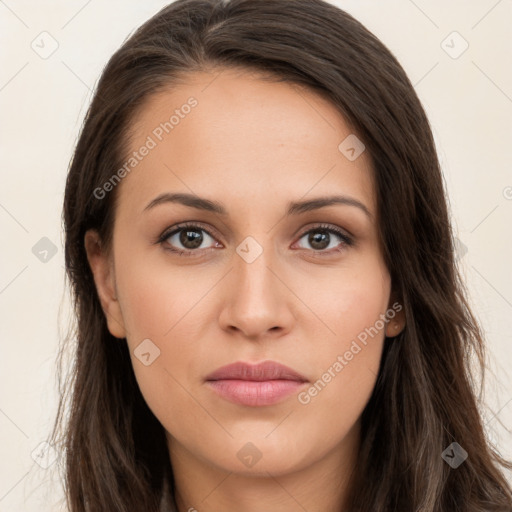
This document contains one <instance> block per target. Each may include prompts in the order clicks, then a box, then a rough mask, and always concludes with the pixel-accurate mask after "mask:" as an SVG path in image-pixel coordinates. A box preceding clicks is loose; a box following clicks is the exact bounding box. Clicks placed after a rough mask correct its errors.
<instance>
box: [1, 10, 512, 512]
mask: <svg viewBox="0 0 512 512" xmlns="http://www.w3.org/2000/svg"><path fill="white" fill-rule="evenodd" d="M166 3H167V2H163V1H156V0H153V1H146V2H142V1H138V2H135V0H129V1H127V0H124V1H120V0H116V1H110V2H108V3H107V2H100V1H98V0H90V1H87V0H82V1H75V0H73V1H66V2H64V1H60V2H58V1H47V2H44V3H43V2H28V1H23V0H19V1H14V0H5V1H1V2H0V33H1V34H2V35H1V37H2V44H1V45H0V48H1V49H0V51H1V66H0V112H1V118H2V120H3V122H2V124H1V126H0V131H1V134H0V141H1V143H0V151H1V154H0V158H1V167H0V173H1V179H2V186H1V188H0V226H1V229H2V250H1V251H0V311H1V315H2V317H1V321H0V330H1V331H0V336H1V347H2V356H1V357H0V379H1V385H0V432H1V444H2V457H1V458H0V512H10V511H16V512H22V511H31V512H36V511H37V512H43V511H50V510H52V511H54V510H61V508H60V507H59V506H58V504H57V502H58V499H59V497H60V494H59V483H58V478H57V475H56V472H55V470H56V468H57V463H53V464H52V458H51V457H52V453H51V450H50V451H45V452H44V455H43V456H42V457H38V453H39V452H40V451H41V447H42V446H43V447H44V445H41V444H40V443H43V442H44V440H45V439H46V437H47V435H48V433H49V431H50V427H51V424H52V420H53V416H54V414H55V411H56V404H57V393H56V384H55V378H54V368H55V356H56V349H57V345H58V338H59V336H61V335H62V332H63V329H64V328H65V326H66V325H67V318H68V316H69V303H68V300H67V299H66V297H65V295H64V292H63V252H62V240H63V238H62V233H61V226H60V215H61V204H62V195H63V188H64V180H65V176H66V171H67V165H68V162H69V159H70V155H71V151H72V148H73V145H74V142H75V139H76V137H77V134H78V130H79V127H80V123H81V120H82V117H83V115H84V113H85V109H86V106H87V105H88V102H89V101H90V98H91V90H92V89H93V88H94V86H95V83H96V80H97V79H98V77H99V75H100V72H101V70H102V68H103V66H104V65H105V63H106V62H107V59H108V58H109V57H110V56H111V54H112V53H113V52H114V51H115V50H116V49H117V48H118V47H119V45H120V44H121V43H122V42H123V40H124V39H125V37H126V36H127V35H128V34H129V33H130V32H131V31H132V30H133V29H134V28H136V27H137V26H138V25H140V24H141V23H142V22H143V21H145V20H146V19H147V18H148V17H149V16H150V15H152V14H154V13H155V12H156V11H157V10H158V9H159V8H160V7H162V6H164V5H165V4H166ZM333 3H335V4H336V5H339V6H340V7H342V8H344V9H346V10H347V11H348V12H350V13H351V14H353V15H354V16H355V17H356V18H357V19H359V20H360V21H362V22H363V23H364V24H365V25H366V26H367V27H368V28H369V29H370V30H372V31H373V32H374V33H375V34H376V35H377V36H378V37H380V38H381V40H382V41H383V42H384V43H385V44H386V45H387V46H388V47H389V48H390V50H391V51H392V52H393V53H394V54H395V55H396V56H397V58H398V59H399V60H400V62H401V63H402V65H403V66H404V68H405V70H406V71H407V73H408V75H409V77H410V78H411V81H412V82H413V83H414V84H415V87H416V90H417V93H418V95H419V96H420V99H421V100H422V102H423V104H424V106H425V108H426V110H427V114H428V116H429V118H430V121H431V124H432V127H433V130H434V133H435V137H436V141H437V144H438V151H439V155H440V158H441V162H442V166H443V169H444V173H445V178H446V183H447V187H448V192H449V195H450V202H451V210H452V215H453V221H454V224H455V227H456V231H457V233H458V238H459V240H460V242H461V244H462V245H461V253H460V256H461V258H460V260H459V261H460V265H461V268H462V269H463V272H464V275H465V276H466V281H467V286H468V289H469V292H470V295H471V300H472V303H473V304H474V307H475V312H476V313H477V315H478V317H479V318H480V320H481V322H482V323H483V326H484V328H485V330H486V333H487V336H488V343H489V358H490V361H489V364H490V366H491V368H492V372H493V373H492V374H491V373H489V377H488V384H487V389H488V395H487V403H488V406H489V409H485V410H483V414H485V417H486V425H487V428H488V430H489V435H490V437H491V438H492V439H493V440H494V442H495V443H497V445H498V447H499V449H500V451H501V452H502V454H503V455H505V456H506V457H508V458H509V459H512V435H511V433H510V432H508V431H507V430H506V429H505V428H504V426H502V425H501V424H500V422H502V423H503V424H504V425H507V426H508V428H509V430H510V428H511V425H512V376H510V375H509V376H507V370H508V371H509V374H510V373H512V372H510V370H509V368H510V366H511V363H512V336H511V331H510V318H511V316H512V273H511V272H510V262H511V261H512V237H511V228H510V226H511V224H512V166H511V163H512V157H511V152H510V146H511V143H512V65H511V60H512V40H511V38H510V22H511V21H512V2H511V1H510V0H500V1H497V0H479V1H476V0H473V1H468V0H464V1H462V0H458V1H453V0H452V1H450V2H443V1H441V0H430V1H428V2H427V1H426V0H416V1H415V2H413V1H412V0H386V1H380V2H378V1H375V0H374V1H362V0H357V1H356V0H353V1H341V0H339V1H337V2H333ZM44 31H46V32H48V34H50V36H49V35H42V36H41V35H40V34H41V33H42V32H44ZM453 31H456V32H457V33H458V34H459V35H457V34H456V35H453V34H452V32H453ZM450 34H452V35H450ZM448 36H449V37H448ZM447 37H448V39H446V38H447ZM42 38H46V39H44V40H42ZM52 38H53V39H52ZM53 40H55V42H52V41H53ZM443 41H445V43H444V44H443V43H442V42H443ZM464 41H467V43H468V44H469V47H468V48H467V50H466V51H465V52H464V53H462V54H461V55H460V56H458V58H453V57H454V56H456V55H457V54H458V53H459V52H460V50H462V49H463V48H464V45H465V43H464ZM52 44H54V45H56V44H58V47H57V49H56V51H55V52H54V53H53V54H52V55H50V56H48V57H47V58H45V59H43V58H41V57H40V56H39V55H38V53H36V51H34V49H33V48H32V47H31V45H33V46H34V47H36V48H37V47H38V46H39V49H38V51H39V52H40V53H41V52H43V51H49V50H51V49H52ZM43 45H44V48H43ZM447 45H448V46H449V47H447ZM443 47H444V48H443ZM445 50H447V51H448V52H449V53H451V56H450V55H449V53H447V51H445ZM43 237H46V238H47V239H48V240H49V241H51V243H52V244H54V245H55V250H56V254H55V255H53V256H52V254H51V252H49V253H48V255H47V261H46V262H42V261H40V259H38V258H37V257H36V255H35V254H34V253H33V252H32V248H33V247H34V246H36V244H37V243H39V244H43V245H44V244H47V245H48V244H49V242H48V241H43V242H40V240H41V239H42V238H43ZM37 247H39V246H36V248H37ZM466 250H467V252H466ZM35 252H36V253H37V251H35ZM59 307H61V309H62V311H61V315H60V320H59V316H58V313H59ZM45 461H46V462H45ZM48 464H49V468H48V469H44V466H45V465H48ZM41 466H43V467H41ZM62 510H64V509H63V508H62Z"/></svg>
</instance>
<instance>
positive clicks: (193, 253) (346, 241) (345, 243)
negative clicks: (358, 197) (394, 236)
mask: <svg viewBox="0 0 512 512" xmlns="http://www.w3.org/2000/svg"><path fill="white" fill-rule="evenodd" d="M191 228H192V229H191ZM185 229H191V231H204V232H205V233H206V234H207V235H208V236H210V237H211V238H213V239H215V237H214V236H213V235H212V234H211V233H210V232H209V231H208V230H207V229H205V228H203V227H201V226H200V225H199V224H196V223H187V222H185V223H182V224H178V225H176V226H174V227H173V228H171V229H167V230H165V231H164V232H163V233H162V235H160V237H159V238H158V239H157V240H156V243H158V244H161V245H163V244H164V243H165V242H166V241H167V239H168V238H169V237H171V236H173V235H175V234H176V233H179V232H180V231H184V230H185ZM316 231H324V232H327V233H332V234H334V235H336V236H338V237H339V238H341V240H342V242H341V245H342V247H341V248H335V249H331V250H330V251H325V250H319V251H315V250H313V253H316V254H315V256H319V257H323V255H324V254H329V255H331V254H333V253H337V252H341V251H343V249H344V248H346V247H351V246H353V245H354V241H353V240H352V238H351V237H349V236H348V235H347V234H346V233H344V232H343V231H341V230H340V229H339V228H337V227H335V226H333V225H331V224H320V225H318V226H314V227H312V228H310V229H308V230H307V231H305V232H304V233H302V234H301V235H300V237H299V240H300V239H301V238H303V237H304V236H305V235H308V234H309V233H311V232H316ZM165 249H166V250H168V251H171V252H173V253H175V254H177V255H178V256H186V257H197V256H200V254H198V253H200V252H204V251H205V250H206V251H208V250H212V249H215V248H214V247H211V248H209V249H196V250H190V249H188V250H181V249H172V248H169V247H165Z"/></svg>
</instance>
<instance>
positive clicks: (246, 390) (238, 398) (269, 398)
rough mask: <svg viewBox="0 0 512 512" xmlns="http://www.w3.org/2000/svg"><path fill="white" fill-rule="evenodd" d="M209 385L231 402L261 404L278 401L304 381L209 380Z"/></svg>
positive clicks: (295, 390)
mask: <svg viewBox="0 0 512 512" xmlns="http://www.w3.org/2000/svg"><path fill="white" fill-rule="evenodd" d="M207 382H208V384H209V385H210V387H211V388H212V389H213V390H214V391H215V392H216V393H218V394H219V395H220V396H222V397H224V398H225V399H227V400H230V401H231V402H234V403H236V404H241V405H250V406H262V405H271V404H275V403H277V402H280V401H281V400H283V399H284V398H285V397H287V396H289V395H291V394H292V393H295V392H297V391H298V390H299V389H300V388H301V387H303V386H304V385H305V384H306V382H298V381H295V380H265V381H252V380H234V379H226V380H209V381H207Z"/></svg>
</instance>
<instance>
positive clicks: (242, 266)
mask: <svg viewBox="0 0 512 512" xmlns="http://www.w3.org/2000/svg"><path fill="white" fill-rule="evenodd" d="M276 256H277V255H276V253H275V251H274V250H273V243H272V241H271V236H263V235H261V236H258V240H257V239H256V237H246V238H245V239H244V240H243V241H242V242H241V243H240V244H239V245H238V246H237V248H236V254H235V255H234V268H233V271H232V272H231V273H230V274H231V276H230V287H231V289H230V291H229V294H228V295H227V298H226V303H225V305H224V308H223V312H222V315H221V322H222V323H223V324H224V327H227V326H229V327H230V328H233V327H236V328H237V329H239V330H240V331H242V332H243V333H244V334H245V335H246V336H252V337H257V336H259V335H263V334H265V332H267V331H268V330H270V329H272V328H275V327H280V328H284V329H285V330H288V328H289V322H290V321H291V319H292V315H291V312H290V310H289V307H288V304H287V298H286V287H285V286H284V285H283V284H282V283H281V282H280V279H278V278H277V277H276V276H275V275H274V273H275V272H276V270H275V267H278V265H277V261H276ZM281 279H282V278H281Z"/></svg>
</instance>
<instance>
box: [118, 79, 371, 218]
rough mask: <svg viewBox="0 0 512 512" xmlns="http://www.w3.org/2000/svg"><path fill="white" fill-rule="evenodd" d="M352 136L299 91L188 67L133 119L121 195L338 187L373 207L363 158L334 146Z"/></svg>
mask: <svg viewBox="0 0 512 512" xmlns="http://www.w3.org/2000/svg"><path fill="white" fill-rule="evenodd" d="M354 136H355V134H354V133H353V130H352V129H351V127H350V126H349V125H348V124H347V123H346V121H345V119H344V118H343V116H342V115H341V114H340V112H339V111H338V110H337V109H336V108H335V107H334V105H332V104H331V103H330V102H329V101H328V100H327V99H326V98H325V97H323V96H321V95H319V94H318V93H316V92H314V91H312V90H310V89H308V88H305V87H299V86H297V85H295V84H291V83H288V82H276V81H275V80H269V79H264V77H263V76H262V75H259V74H257V73H254V72H244V71H240V70H231V69H221V70H216V71H212V72H195V73H190V74H188V75H187V76H186V77H185V80H184V81H182V82H181V83H179V84H178V85H173V86H172V87H169V89H168V90H165V91H161V92H159V93H157V94H154V95H153V96H151V97H149V98H148V99H147V101H146V102H145V103H144V105H143V106H142V108H141V109H140V110H139V112H138V114H137V115H136V116H135V118H134V120H133V122H132V125H131V127H130V146H129V152H128V153H129V154H128V155H126V159H128V158H130V155H132V153H139V155H138V156H137V157H136V159H137V162H136V165H135V166H134V167H133V169H130V172H129V173H127V177H126V178H125V179H124V180H123V182H122V187H121V188H123V189H125V190H124V191H123V192H122V194H121V195H124V196H126V197H128V196H130V204H131V205H132V206H133V205H135V204H136V203H137V201H138V200H142V199H144V200H150V199H151V198H152V196H155V195H157V194H159V193H161V192H168V191H182V192H188V193H196V194H198V195H201V196H203V197H212V198H215V199H217V198H218V197H219V196H222V197H227V198H228V199H226V200H227V201H228V200H229V197H231V196H232V198H233V199H235V198H240V197H243V198H245V199H246V200H247V201H249V200H250V199H251V198H252V199H253V200H254V201H255V202H256V201H259V200H262V198H265V199H266V200H267V201H269V200H270V201H271V200H275V201H280V200H281V199H282V200H283V201H289V200H293V199H298V198H302V197H304V196H307V195H308V194H310V195H314V196H316V195H320V194H325V193H333V192H334V191H337V192H340V193H350V194H351V195H353V196H357V197H358V199H361V200H364V202H365V204H366V205H367V206H368V209H369V210H370V211H374V210H375V206H376V205H375V198H374V194H373V182H372V181H373V180H372V168H371V162H370V157H369V156H368V154H367V152H363V153H362V154H361V155H360V156H359V157H358V158H357V159H356V160H354V161H351V160H350V159H348V158H347V155H346V153H344V152H343V151H342V150H340V143H342V141H344V140H347V137H349V139H348V140H352V139H350V137H354ZM144 147H147V148H150V149H149V150H145V151H141V150H142V149H143V148H144ZM343 148H344V146H343V145H342V147H341V149H343ZM141 152H144V153H145V156H143V157H141V156H140V153H141ZM132 158H133V157H132ZM135 192H137V194H136V196H137V197H135V196H134V194H135ZM132 196H133V197H132ZM240 206H248V203H247V202H245V203H244V202H243V201H242V202H240Z"/></svg>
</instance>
